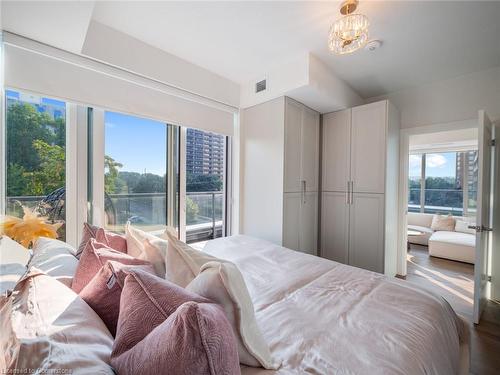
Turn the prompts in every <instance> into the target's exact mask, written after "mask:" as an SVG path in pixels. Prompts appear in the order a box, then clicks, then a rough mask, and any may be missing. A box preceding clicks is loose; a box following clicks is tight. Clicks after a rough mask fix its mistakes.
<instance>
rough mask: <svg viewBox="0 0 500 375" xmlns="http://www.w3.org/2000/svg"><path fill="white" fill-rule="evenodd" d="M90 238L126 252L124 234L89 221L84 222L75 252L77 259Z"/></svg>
mask: <svg viewBox="0 0 500 375" xmlns="http://www.w3.org/2000/svg"><path fill="white" fill-rule="evenodd" d="M92 238H95V239H97V241H98V242H101V243H103V244H105V245H107V246H108V247H110V248H112V249H115V250H118V251H120V252H122V253H126V252H127V240H126V238H125V237H124V236H121V235H119V234H116V233H112V232H109V231H106V230H104V229H102V228H99V227H97V226H95V225H92V224H89V223H84V224H83V233H82V241H81V242H80V245H79V246H78V250H77V252H76V257H77V258H78V259H80V256H81V255H82V253H83V250H85V247H86V246H87V244H88V242H89V241H90V240H91V239H92Z"/></svg>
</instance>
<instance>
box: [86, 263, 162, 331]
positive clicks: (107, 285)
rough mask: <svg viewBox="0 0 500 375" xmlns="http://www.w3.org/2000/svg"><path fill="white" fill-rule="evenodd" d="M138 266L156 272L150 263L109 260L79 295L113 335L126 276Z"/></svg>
mask: <svg viewBox="0 0 500 375" xmlns="http://www.w3.org/2000/svg"><path fill="white" fill-rule="evenodd" d="M136 268H140V269H142V270H144V271H146V272H149V273H151V274H154V272H155V271H154V269H153V267H152V266H150V265H142V266H139V265H125V264H122V263H118V262H115V261H112V260H108V261H107V262H106V263H105V264H104V266H102V268H101V269H100V270H99V272H97V274H96V275H95V276H94V277H93V278H92V280H90V282H89V283H88V284H87V285H86V286H85V287H84V288H83V289H82V290H81V291H80V293H79V296H80V297H81V298H83V300H84V301H85V302H87V304H88V305H89V306H90V307H92V309H93V310H94V311H95V312H96V313H97V315H99V317H100V318H101V319H102V321H103V322H104V324H106V327H108V329H109V332H111V334H112V335H113V336H115V334H116V324H117V323H118V315H119V311H120V297H121V293H122V289H123V283H124V281H125V277H126V276H127V274H128V271H129V270H131V269H136Z"/></svg>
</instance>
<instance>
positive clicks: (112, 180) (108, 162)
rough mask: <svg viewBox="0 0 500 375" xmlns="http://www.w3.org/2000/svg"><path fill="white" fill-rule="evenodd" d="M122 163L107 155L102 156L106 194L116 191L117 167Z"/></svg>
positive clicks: (121, 165) (120, 166)
mask: <svg viewBox="0 0 500 375" xmlns="http://www.w3.org/2000/svg"><path fill="white" fill-rule="evenodd" d="M122 167H123V164H121V163H119V162H117V161H116V160H115V159H113V158H112V157H111V156H109V155H105V156H104V170H105V171H106V172H105V174H104V191H105V192H106V193H108V194H113V193H116V179H117V178H118V168H122Z"/></svg>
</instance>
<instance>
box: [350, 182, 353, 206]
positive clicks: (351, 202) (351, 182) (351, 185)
mask: <svg viewBox="0 0 500 375" xmlns="http://www.w3.org/2000/svg"><path fill="white" fill-rule="evenodd" d="M350 192H351V204H354V181H351V190H350Z"/></svg>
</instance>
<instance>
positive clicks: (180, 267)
mask: <svg viewBox="0 0 500 375" xmlns="http://www.w3.org/2000/svg"><path fill="white" fill-rule="evenodd" d="M166 235H167V238H168V250H167V258H166V260H165V263H166V264H165V267H166V270H167V272H166V279H167V280H169V281H171V282H173V283H174V284H177V285H179V286H181V287H183V288H185V287H186V286H187V285H188V284H189V283H190V282H191V281H193V279H194V278H195V277H196V276H197V275H198V274H199V273H200V268H201V266H203V265H204V264H205V263H208V262H210V261H214V260H215V261H220V262H223V260H221V259H218V258H216V257H213V256H211V255H208V254H207V253H204V252H202V251H198V250H195V249H193V248H192V247H190V246H189V245H187V244H185V243H184V242H182V241H179V240H178V239H177V232H176V231H175V230H174V229H172V228H168V229H167V231H166Z"/></svg>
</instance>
